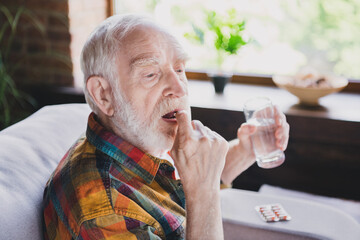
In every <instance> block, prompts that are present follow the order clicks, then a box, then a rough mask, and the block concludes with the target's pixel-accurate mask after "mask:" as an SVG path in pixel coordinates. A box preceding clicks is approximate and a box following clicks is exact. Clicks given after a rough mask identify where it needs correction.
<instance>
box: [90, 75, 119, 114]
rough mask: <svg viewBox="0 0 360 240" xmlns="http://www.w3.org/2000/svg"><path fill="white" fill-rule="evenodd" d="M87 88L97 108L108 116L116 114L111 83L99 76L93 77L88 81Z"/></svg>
mask: <svg viewBox="0 0 360 240" xmlns="http://www.w3.org/2000/svg"><path fill="white" fill-rule="evenodd" d="M86 88H87V90H88V92H89V94H90V95H91V97H92V98H93V100H94V102H95V103H96V105H97V107H98V108H99V109H100V110H101V111H102V112H103V113H104V114H105V115H107V116H112V115H113V114H114V106H113V99H112V90H111V86H110V84H109V82H108V81H107V80H106V79H104V78H102V77H99V76H92V77H90V78H89V79H88V80H87V81H86Z"/></svg>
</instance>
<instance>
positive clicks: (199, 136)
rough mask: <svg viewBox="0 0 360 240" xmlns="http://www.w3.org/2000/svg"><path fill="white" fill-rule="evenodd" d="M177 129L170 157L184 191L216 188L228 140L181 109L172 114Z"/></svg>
mask: <svg viewBox="0 0 360 240" xmlns="http://www.w3.org/2000/svg"><path fill="white" fill-rule="evenodd" d="M176 119H177V122H178V131H177V134H176V138H175V142H174V145H173V148H172V149H171V156H172V158H173V159H174V163H175V166H176V168H177V170H178V172H179V175H180V179H181V181H182V184H183V186H184V191H185V194H186V192H187V191H190V192H192V191H199V186H201V188H207V189H218V187H219V182H220V176H221V173H222V170H223V168H224V164H225V156H226V153H227V151H228V148H229V147H228V142H227V141H226V140H225V139H224V138H223V137H221V136H220V135H219V134H218V133H216V132H214V131H212V130H210V129H209V128H208V127H205V126H204V125H203V124H202V123H201V122H200V121H197V120H195V121H192V122H190V119H189V117H188V114H187V113H186V112H185V111H181V112H178V113H177V114H176Z"/></svg>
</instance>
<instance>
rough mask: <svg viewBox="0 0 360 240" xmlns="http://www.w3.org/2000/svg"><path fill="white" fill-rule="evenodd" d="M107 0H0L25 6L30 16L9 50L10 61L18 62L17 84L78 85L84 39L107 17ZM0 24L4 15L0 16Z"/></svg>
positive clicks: (10, 7) (16, 5)
mask: <svg viewBox="0 0 360 240" xmlns="http://www.w3.org/2000/svg"><path fill="white" fill-rule="evenodd" d="M108 1H109V0H0V4H2V5H5V6H6V7H8V8H9V9H11V10H12V13H13V14H14V13H15V11H16V9H18V8H19V7H20V6H24V7H25V8H26V9H28V10H30V11H31V12H32V13H33V18H35V19H37V20H38V23H40V26H41V27H44V31H43V32H42V33H40V32H39V31H38V30H37V28H36V27H34V24H33V23H32V20H31V18H29V17H23V18H22V19H21V21H20V24H19V28H18V31H17V34H16V37H15V39H14V41H13V42H14V44H13V47H12V48H11V52H10V61H11V62H12V63H14V64H15V63H18V62H19V61H20V62H21V64H20V65H19V68H18V69H17V70H16V72H15V75H14V78H15V80H16V82H17V84H18V85H19V86H28V85H52V86H54V85H57V86H73V85H74V79H76V83H75V85H77V86H79V85H81V84H80V82H82V75H81V71H80V66H79V56H80V53H81V49H82V46H83V44H84V42H85V39H86V38H87V36H88V35H89V34H90V32H91V31H92V30H93V29H94V27H95V26H96V25H97V24H98V23H99V22H101V21H102V20H103V19H105V18H106V17H107V14H108V5H107V2H108ZM0 21H1V22H0V23H1V24H0V25H2V24H4V23H5V22H4V21H5V19H4V18H0Z"/></svg>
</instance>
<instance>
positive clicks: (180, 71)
mask: <svg viewBox="0 0 360 240" xmlns="http://www.w3.org/2000/svg"><path fill="white" fill-rule="evenodd" d="M176 72H178V73H182V72H184V70H183V69H177V70H176Z"/></svg>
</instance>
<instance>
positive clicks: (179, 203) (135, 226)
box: [43, 113, 185, 239]
mask: <svg viewBox="0 0 360 240" xmlns="http://www.w3.org/2000/svg"><path fill="white" fill-rule="evenodd" d="M43 217H44V218H43V223H44V237H45V239H184V236H185V229H184V228H185V196H184V192H183V189H182V185H181V183H180V180H176V179H175V174H174V167H173V166H172V164H171V163H169V162H168V161H166V160H164V159H159V158H156V157H153V156H151V155H149V154H145V153H143V152H142V151H141V150H139V149H138V148H136V147H134V146H132V145H130V144H129V143H127V142H125V141H124V140H123V139H121V138H120V137H118V136H116V135H114V134H113V133H111V132H109V131H107V130H106V129H105V128H104V127H102V126H101V125H100V124H99V123H98V122H97V121H96V120H95V115H94V113H91V114H90V116H89V121H88V128H87V131H86V137H82V138H80V139H79V140H78V141H77V142H76V143H75V144H74V145H73V146H72V147H71V148H70V150H69V151H68V152H67V153H66V155H65V156H64V158H63V159H62V160H61V161H60V163H59V165H58V167H57V168H56V170H55V171H54V173H53V174H52V176H51V177H50V179H49V181H48V183H47V185H46V188H45V192H44V212H43Z"/></svg>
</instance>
